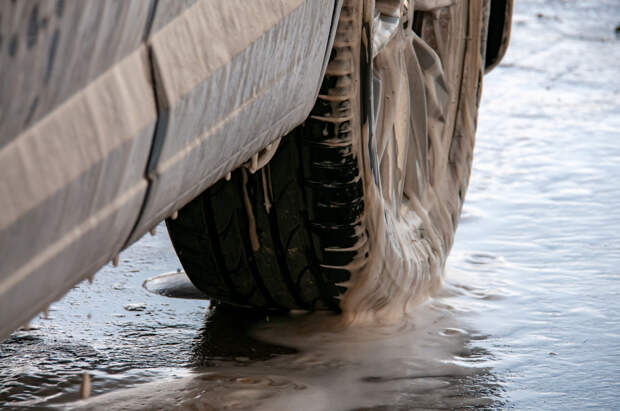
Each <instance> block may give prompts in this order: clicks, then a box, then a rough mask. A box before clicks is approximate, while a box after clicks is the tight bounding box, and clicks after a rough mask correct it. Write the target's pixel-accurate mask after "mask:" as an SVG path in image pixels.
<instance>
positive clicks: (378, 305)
mask: <svg viewBox="0 0 620 411" xmlns="http://www.w3.org/2000/svg"><path fill="white" fill-rule="evenodd" d="M394 3H396V6H394ZM398 3H400V2H398V1H396V2H395V1H390V0H384V1H380V0H377V1H376V2H372V1H364V2H362V1H356V0H345V1H344V4H343V7H342V11H341V15H340V20H339V23H338V28H337V33H336V38H335V41H334V47H333V50H332V54H331V59H330V62H329V65H328V68H327V71H326V74H325V78H324V80H323V84H322V87H321V90H320V93H319V96H318V99H317V102H316V104H315V107H314V109H313V111H312V113H311V114H310V116H309V117H308V119H307V120H306V122H305V123H304V124H303V125H301V126H299V127H297V128H296V129H295V130H293V131H292V132H291V133H290V134H289V135H287V136H285V137H284V138H283V139H282V141H281V144H280V146H279V148H278V150H277V152H276V153H275V155H274V157H273V158H272V160H271V161H270V162H269V163H268V164H267V165H266V166H265V167H263V168H262V169H260V170H258V171H257V172H255V173H251V172H250V171H248V169H247V168H244V167H242V168H239V169H238V170H236V171H234V172H233V173H232V176H231V179H230V180H229V181H227V180H221V181H219V182H218V183H216V184H215V185H214V186H212V187H210V188H209V189H208V190H206V191H205V192H204V193H203V194H201V195H200V196H199V197H198V198H196V199H194V200H193V201H192V202H190V203H189V204H187V205H186V206H185V207H184V208H183V209H181V210H180V211H179V213H178V218H177V219H176V220H171V219H169V220H167V225H168V230H169V233H170V237H171V239H172V242H173V245H174V247H175V249H176V251H177V254H178V256H179V259H180V261H181V263H182V265H183V267H184V269H185V271H186V273H187V275H188V276H189V278H190V279H191V280H192V282H193V283H194V284H195V285H196V286H197V287H198V288H200V289H201V290H202V291H203V292H205V293H206V294H207V295H209V296H211V297H212V298H214V299H216V300H220V301H222V302H225V303H230V304H237V305H245V306H254V307H262V308H276V309H277V308H302V309H330V310H335V311H340V310H344V311H345V312H354V311H360V308H364V309H366V310H370V311H373V312H377V311H381V310H393V309H394V307H395V306H397V307H399V308H402V307H406V306H407V305H410V304H414V303H416V302H417V301H419V300H420V298H422V297H423V296H424V295H427V294H428V293H429V292H431V291H432V290H433V288H435V287H436V286H437V285H438V284H439V282H440V278H441V272H442V270H443V266H444V263H445V258H446V256H447V253H448V252H449V249H450V247H451V245H452V241H453V238H454V232H455V230H456V226H457V223H458V219H459V214H460V211H461V207H462V202H463V199H464V194H465V191H466V188H467V184H468V180H469V174H470V169H471V161H472V151H473V145H474V133H475V125H476V117H477V109H478V102H479V98H480V90H481V82H482V72H483V69H484V48H485V33H486V19H487V10H488V1H481V0H469V1H468V0H464V1H458V2H454V4H451V5H448V6H445V7H439V8H432V7H427V8H426V9H424V10H415V11H414V12H413V13H411V12H410V11H409V10H407V9H406V3H405V5H400V4H398ZM416 3H418V2H416ZM421 3H422V5H424V4H426V3H432V2H421ZM438 3H441V2H438Z"/></svg>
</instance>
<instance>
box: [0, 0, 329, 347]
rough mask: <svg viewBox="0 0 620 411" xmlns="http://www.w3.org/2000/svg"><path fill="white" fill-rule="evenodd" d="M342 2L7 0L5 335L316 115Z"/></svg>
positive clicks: (0, 196)
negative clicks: (332, 28)
mask: <svg viewBox="0 0 620 411" xmlns="http://www.w3.org/2000/svg"><path fill="white" fill-rule="evenodd" d="M335 3H337V2H334V0H305V1H304V0H279V1H272V0H268V1H267V0H261V1H256V2H245V1H227V2H221V1H215V0H184V1H179V2H177V1H176V0H150V1H148V2H147V1H144V2H142V1H140V2H114V1H108V0H101V1H100V0H97V1H94V0H93V1H88V2H86V1H84V2H77V1H76V2H63V1H52V0H40V1H34V0H32V1H28V2H25V1H24V2H12V1H11V2H9V1H8V0H0V12H1V13H0V14H1V16H2V17H1V19H2V20H1V23H2V24H0V33H2V36H3V39H6V41H3V42H2V44H0V68H1V69H2V77H1V78H0V119H1V121H0V210H2V213H0V339H2V338H4V337H6V336H7V335H8V333H10V332H11V331H12V330H14V329H15V328H17V327H18V326H19V325H21V324H23V323H24V322H25V321H27V320H28V319H30V318H32V317H33V316H34V315H35V314H36V313H37V312H39V311H41V310H42V309H44V308H45V307H46V305H48V304H49V303H50V302H52V301H54V300H55V299H57V298H58V297H59V296H61V295H62V293H64V292H65V291H66V290H68V289H69V288H70V287H71V286H72V285H74V284H75V283H77V282H78V281H80V280H82V279H84V278H86V277H88V276H90V275H92V274H93V273H94V272H95V271H96V270H97V269H99V268H100V267H101V266H102V265H103V264H105V262H106V261H109V260H110V259H111V258H112V257H113V256H114V255H116V254H118V252H119V251H120V250H121V249H122V248H123V247H124V246H126V245H128V244H130V243H131V242H132V241H133V240H135V239H137V238H139V236H140V235H141V234H142V233H144V232H145V230H146V229H147V228H148V227H150V226H152V225H154V224H156V223H157V222H158V221H159V220H160V219H161V218H162V217H165V216H166V215H167V213H168V212H169V210H174V209H175V208H176V207H180V206H181V205H182V204H183V203H184V202H186V201H189V200H190V199H191V197H192V196H193V195H195V194H197V193H198V192H200V191H201V190H202V189H204V188H205V187H206V186H207V185H208V184H210V183H211V182H213V181H215V180H216V179H217V178H218V177H219V176H221V175H223V174H225V173H226V172H228V171H229V170H230V169H232V168H234V167H236V166H238V165H239V164H240V163H241V162H243V161H244V160H246V159H247V158H248V157H249V156H250V155H252V154H253V153H254V152H256V151H258V150H260V149H262V148H264V146H265V145H267V143H269V142H270V141H271V140H273V139H274V138H277V137H279V136H280V135H282V134H283V133H284V132H286V131H287V130H288V129H290V128H292V127H293V126H295V125H296V124H298V123H300V122H301V121H303V119H304V118H305V117H306V115H307V114H308V112H309V111H310V109H311V107H312V104H313V101H314V98H315V96H316V93H317V92H318V87H319V84H320V77H321V70H322V68H323V66H324V63H325V60H326V49H327V48H328V37H329V32H330V25H331V23H332V18H333V15H334V11H335V10H336V8H335ZM16 5H17V6H16ZM231 6H234V7H235V9H234V10H233V9H232V8H231ZM35 10H36V11H35ZM218 10H219V11H218ZM11 13H12V14H11ZM218 13H219V14H218ZM213 16H219V17H217V18H215V17H213ZM7 22H9V23H7ZM35 26H36V27H35ZM14 38H17V40H16V41H17V46H15V45H14V44H13V39H14ZM35 38H36V39H35ZM154 73H155V75H156V76H155V78H154V77H153V74H154ZM154 80H156V81H154ZM24 113H26V114H24ZM147 165H148V167H147ZM145 170H146V173H145ZM149 192H150V193H151V194H152V196H150V197H149V196H147V194H148V193H149ZM147 198H149V199H150V200H151V201H149V202H146V199H147ZM141 216H142V218H140V217H141ZM138 222H139V224H138Z"/></svg>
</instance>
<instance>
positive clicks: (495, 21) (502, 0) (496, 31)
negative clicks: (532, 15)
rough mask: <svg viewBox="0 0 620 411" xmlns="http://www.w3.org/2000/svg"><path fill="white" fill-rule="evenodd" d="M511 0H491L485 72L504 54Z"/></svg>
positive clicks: (508, 36) (509, 24)
mask: <svg viewBox="0 0 620 411" xmlns="http://www.w3.org/2000/svg"><path fill="white" fill-rule="evenodd" d="M512 5H513V0H491V11H490V14H489V25H488V34H487V49H486V58H485V72H487V73H488V72H489V71H491V70H492V69H493V68H494V67H495V66H497V65H498V64H499V62H500V61H501V60H502V58H503V57H504V54H506V49H507V48H508V41H509V39H510V26H511V22H512Z"/></svg>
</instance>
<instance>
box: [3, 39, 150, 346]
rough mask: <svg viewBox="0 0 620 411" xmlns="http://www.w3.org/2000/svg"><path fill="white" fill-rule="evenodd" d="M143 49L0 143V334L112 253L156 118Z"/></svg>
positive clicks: (128, 220)
mask: <svg viewBox="0 0 620 411" xmlns="http://www.w3.org/2000/svg"><path fill="white" fill-rule="evenodd" d="M149 72H150V70H149V64H148V58H147V51H146V48H145V47H144V46H142V47H139V48H138V49H137V50H136V51H135V52H133V53H132V54H130V55H129V56H127V57H125V58H124V59H123V60H121V61H120V63H119V64H117V65H115V66H114V67H113V68H111V69H109V70H108V71H106V72H105V73H103V74H102V75H101V76H99V77H97V79H96V80H94V81H93V82H91V83H90V84H89V85H88V86H87V87H86V88H84V89H83V90H81V91H80V92H79V93H76V94H75V95H74V96H73V97H71V98H70V99H68V100H67V101H66V102H65V103H63V104H62V105H60V106H59V107H57V108H56V109H55V110H54V111H53V112H51V113H49V114H48V115H47V116H45V117H44V118H43V119H41V120H40V121H38V122H37V123H35V124H34V125H33V126H31V127H29V128H28V129H26V130H25V131H24V132H23V133H21V134H19V135H18V136H17V137H16V138H14V139H12V140H11V141H10V142H9V143H8V144H6V145H5V146H4V147H2V149H0V176H1V177H0V209H1V210H2V213H0V338H2V337H3V336H5V335H6V334H7V333H8V332H10V331H11V330H13V329H15V328H16V327H18V326H19V325H20V324H21V323H23V322H24V321H26V320H28V319H29V318H31V317H32V316H33V315H35V314H36V313H37V312H38V311H41V309H42V308H44V307H45V305H46V304H49V302H51V301H53V300H54V299H56V298H58V297H59V295H62V293H63V292H64V291H66V290H67V289H69V288H70V287H71V286H72V285H73V284H75V283H76V282H77V281H79V280H81V279H82V278H84V276H86V275H89V274H92V273H93V272H94V271H95V270H97V269H98V268H99V267H101V266H102V265H103V264H104V263H105V262H106V261H107V260H109V259H110V257H111V256H112V255H114V254H116V253H118V252H119V251H120V248H121V247H122V244H123V242H124V240H125V239H126V238H127V236H128V235H129V233H130V231H131V228H132V226H133V224H134V222H135V220H136V218H137V215H138V212H139V209H140V206H141V204H142V201H143V198H144V194H145V192H146V188H147V181H146V179H145V178H144V174H143V171H144V164H145V163H146V161H147V159H148V154H149V147H150V144H151V140H152V136H153V130H154V127H155V122H156V118H157V111H156V107H155V100H154V96H153V89H152V87H151V82H150V77H149Z"/></svg>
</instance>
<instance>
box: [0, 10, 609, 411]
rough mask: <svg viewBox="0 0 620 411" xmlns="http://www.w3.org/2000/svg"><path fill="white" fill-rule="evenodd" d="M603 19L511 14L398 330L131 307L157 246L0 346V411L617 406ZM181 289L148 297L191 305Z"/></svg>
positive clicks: (171, 268) (170, 262)
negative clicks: (429, 281) (436, 260)
mask: <svg viewBox="0 0 620 411" xmlns="http://www.w3.org/2000/svg"><path fill="white" fill-rule="evenodd" d="M619 16H620V4H618V2H617V1H615V0H601V1H598V2H596V4H593V3H592V2H587V3H586V2H583V3H575V2H564V1H561V0H547V1H542V0H521V1H518V2H517V4H516V11H515V16H514V28H513V43H512V46H511V48H510V49H509V52H508V55H507V56H506V59H505V60H504V62H503V63H502V64H501V65H500V66H499V67H498V68H497V69H496V70H495V71H494V72H493V73H491V74H490V75H489V76H487V77H486V79H485V92H484V98H483V103H482V108H481V112H480V118H479V130H478V137H477V148H476V158H475V163H474V171H473V173H472V181H471V186H470V190H469V193H468V197H467V202H466V204H465V209H464V212H463V217H462V219H461V225H460V227H459V231H458V234H457V239H456V242H455V246H454V249H453V251H452V255H451V258H450V260H449V264H448V267H447V272H446V285H445V287H444V288H443V290H442V291H441V293H440V295H438V296H437V297H436V298H435V299H433V300H431V301H429V302H427V303H426V304H424V305H423V306H421V307H419V309H418V310H417V311H416V312H415V313H413V314H412V316H411V318H408V319H407V321H404V322H403V323H402V324H400V325H398V326H378V325H376V326H373V327H368V328H364V327H357V328H355V329H347V330H345V331H343V330H342V329H341V328H339V327H338V325H337V319H336V318H334V317H331V316H328V315H321V314H316V315H307V314H305V313H302V312H296V313H292V314H287V315H282V314H278V313H259V312H246V311H243V310H235V309H227V308H224V307H212V306H211V305H210V303H209V302H208V301H205V300H200V299H182V298H170V297H166V296H162V295H159V294H157V293H156V291H158V290H160V291H161V290H162V287H159V288H158V284H157V283H151V284H150V286H149V289H150V290H151V291H155V292H149V291H148V290H146V289H145V288H143V287H142V283H143V282H144V281H145V280H146V279H148V278H151V277H153V276H156V275H158V274H161V273H166V272H176V271H177V269H178V268H179V263H178V261H177V259H176V257H175V255H174V252H173V250H172V248H171V246H170V244H169V241H168V239H167V236H166V233H165V230H164V228H163V227H160V228H159V232H158V234H157V235H156V236H155V237H145V238H144V239H142V240H141V241H140V242H139V243H137V244H136V245H134V246H133V247H131V248H130V249H129V250H127V251H125V252H123V253H122V255H121V264H120V265H119V267H118V268H112V267H105V268H104V269H102V270H101V272H99V273H98V275H97V276H96V277H95V280H94V284H93V285H89V284H88V283H87V282H84V283H82V284H80V285H79V286H77V287H76V288H75V289H73V290H72V291H71V292H70V293H69V294H68V295H67V296H66V297H65V298H64V299H63V300H61V301H59V302H57V303H56V304H54V305H53V306H52V309H51V311H50V313H49V319H43V318H39V319H36V320H35V321H34V322H33V323H32V324H31V329H30V330H28V331H25V330H21V331H17V332H16V333H14V334H13V336H12V337H11V338H10V339H9V340H7V341H6V342H5V343H3V344H2V345H0V407H2V408H36V409H41V408H46V407H49V408H54V407H61V408H83V409H91V408H99V409H106V411H109V410H111V409H123V408H144V409H152V408H156V407H159V408H163V409H167V408H172V407H174V406H181V407H183V408H187V409H218V408H230V409H317V410H320V409H375V410H387V409H390V410H391V409H403V410H404V409H414V408H423V409H429V408H464V407H479V408H516V409H541V408H542V409H587V408H591V409H611V408H615V407H617V403H618V401H619V400H620V394H619V393H620V383H619V382H618V381H620V355H619V354H618V353H619V352H620V295H619V294H620V286H619V285H620V271H619V270H620V269H619V268H618V267H620V239H619V237H618V227H620V208H619V207H617V204H619V203H620V185H619V184H618V182H617V178H618V176H620V144H618V142H617V137H618V130H620V103H619V102H620V81H618V75H619V71H618V70H619V68H618V62H619V61H620V40H618V39H616V36H615V34H614V27H615V26H616V25H617V24H618V23H619V22H620V21H618V18H619ZM172 277H174V276H172ZM174 278H178V277H174ZM174 278H173V280H174ZM159 286H161V284H159ZM183 287H184V285H183V283H179V282H177V283H176V285H175V286H174V287H168V288H167V289H168V290H169V289H170V288H174V289H175V290H177V291H178V290H180V291H179V292H180V293H181V294H183V293H185V294H183V296H184V297H196V295H193V294H192V292H193V291H192V290H191V288H187V287H185V288H183ZM163 288H164V289H166V287H163ZM188 293H189V294H188ZM83 372H88V373H89V374H90V375H91V378H92V395H93V397H92V398H91V399H89V400H87V401H85V402H81V401H77V400H78V399H79V396H80V395H79V391H80V383H81V374H82V373H83Z"/></svg>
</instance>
